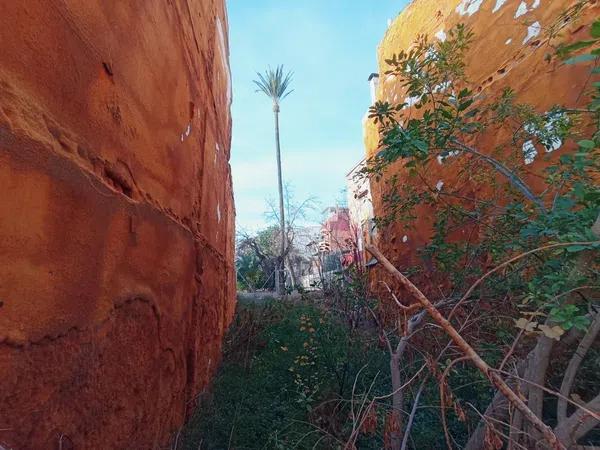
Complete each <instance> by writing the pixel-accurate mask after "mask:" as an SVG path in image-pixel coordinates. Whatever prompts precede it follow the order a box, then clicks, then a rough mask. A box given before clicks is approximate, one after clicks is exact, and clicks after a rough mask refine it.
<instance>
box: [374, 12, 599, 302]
mask: <svg viewBox="0 0 600 450" xmlns="http://www.w3.org/2000/svg"><path fill="white" fill-rule="evenodd" d="M574 3H576V1H575V0H564V1H559V0H526V1H525V0H504V1H502V0H444V1H440V0H414V1H413V2H412V3H411V4H410V5H409V6H408V7H407V8H406V9H405V10H404V11H403V12H402V13H401V14H400V15H399V16H398V18H397V19H396V20H395V21H394V22H393V23H392V25H391V26H390V28H389V29H388V31H387V33H386V35H385V37H384V39H383V41H382V42H381V44H380V46H379V48H378V60H379V64H380V67H379V72H380V74H381V78H380V83H379V88H378V92H377V96H378V99H379V100H382V101H388V102H390V103H392V104H397V103H401V102H403V101H404V100H405V97H406V93H405V91H404V89H403V88H402V86H401V83H400V81H399V80H398V79H395V78H393V77H386V75H384V73H385V71H386V70H387V69H388V66H387V64H386V63H385V60H386V59H389V58H391V57H392V55H393V54H396V53H399V52H400V51H401V50H407V49H408V48H409V47H410V46H411V44H412V43H413V42H414V41H415V39H416V38H417V36H418V35H419V34H426V35H428V36H429V38H430V39H432V40H436V39H439V37H440V36H443V33H446V34H447V33H448V30H450V29H451V28H452V27H454V26H455V25H456V24H458V23H463V24H466V25H467V26H469V27H470V28H471V30H472V31H473V32H474V33H475V38H474V42H473V44H472V46H471V48H470V50H469V52H468V54H467V57H466V61H465V62H466V65H467V70H466V72H467V77H468V78H469V79H470V80H471V82H473V84H474V89H475V90H476V92H478V93H480V96H481V98H482V99H486V98H495V97H497V96H499V95H500V94H501V93H502V91H503V90H504V88H506V87H511V88H512V89H513V90H514V91H515V92H516V94H517V101H519V102H522V103H528V104H531V105H533V106H535V107H536V109H537V110H538V111H539V112H545V111H547V110H548V109H549V108H550V107H552V106H553V105H556V104H560V105H565V106H568V107H582V106H584V105H585V104H586V102H587V101H588V99H587V98H586V96H585V95H582V87H583V86H584V84H585V82H586V81H587V80H588V77H589V73H590V67H589V65H587V66H586V65H582V64H579V65H565V64H563V63H562V62H561V61H560V60H558V59H557V58H556V57H555V56H554V54H555V49H553V48H552V47H551V46H550V44H552V45H554V46H556V45H557V44H559V43H563V42H572V41H574V40H583V39H587V38H589V29H590V27H589V25H590V24H591V22H592V21H593V20H594V19H596V18H597V17H598V15H599V14H600V5H599V4H598V2H595V1H592V2H589V4H588V6H586V8H585V9H584V11H583V13H582V15H581V16H580V17H579V18H578V19H577V20H569V21H568V23H567V25H566V27H565V28H564V29H563V30H562V32H561V35H560V37H558V38H555V39H553V40H552V42H549V39H548V36H547V29H548V27H549V26H550V25H551V24H553V23H555V22H556V21H557V20H558V18H559V15H560V14H561V13H562V12H563V11H565V10H566V8H567V7H569V6H570V5H573V4H574ZM517 11H519V14H517ZM521 13H523V14H521ZM516 16H518V17H516ZM536 22H537V23H538V24H539V31H540V33H539V35H537V36H533V37H530V39H528V40H527V41H526V38H527V36H528V31H529V27H531V26H532V25H534V24H535V23H536ZM535 28H537V27H535ZM525 41H526V42H525ZM547 55H548V56H552V57H551V58H550V59H548V56H547ZM484 101H485V100H484ZM405 111H406V113H407V114H411V109H408V110H405ZM412 113H414V114H418V111H412ZM506 140H507V135H506V133H497V132H496V130H491V131H489V132H487V133H486V134H485V135H483V136H479V137H478V141H477V142H469V143H470V144H471V145H475V146H476V147H477V148H478V149H479V150H480V151H482V152H484V153H491V152H492V151H493V150H494V148H495V147H496V146H497V145H500V144H505V143H506ZM378 145H379V134H378V131H377V126H376V125H375V124H373V123H372V122H368V123H367V124H366V126H365V146H366V153H367V156H368V157H370V156H373V155H374V154H375V153H376V152H377V150H378ZM572 150H573V147H572V145H571V146H569V145H564V146H563V147H562V148H561V149H559V150H556V151H554V152H553V153H551V154H549V155H546V154H545V153H544V150H543V149H541V148H539V147H538V148H537V151H538V153H539V155H538V157H537V158H536V160H535V162H534V163H532V164H531V165H528V166H527V173H526V174H525V178H526V180H527V181H528V183H531V185H532V186H533V187H534V189H535V190H536V192H541V191H542V190H543V188H544V186H543V184H542V178H541V177H539V175H540V174H541V173H542V171H543V169H544V168H545V167H546V166H547V165H548V164H552V162H553V161H556V159H557V158H559V157H560V155H561V154H564V152H565V151H572ZM467 157H468V156H463V155H461V156H459V157H456V158H449V159H448V160H447V162H446V163H445V164H443V165H439V164H438V163H437V162H433V163H432V164H431V165H430V167H429V168H428V169H427V170H426V171H424V175H425V179H426V181H427V182H428V184H429V185H430V186H436V184H437V182H438V181H443V182H444V183H445V184H444V189H451V188H453V189H459V191H460V192H461V193H462V194H463V195H465V196H466V197H472V198H474V199H477V198H480V199H481V198H484V197H486V196H487V195H489V194H490V189H491V187H490V186H482V185H481V184H477V183H476V182H474V181H473V180H470V179H468V178H467V177H466V176H465V174H460V168H461V165H462V162H461V161H464V159H463V158H467ZM546 157H547V158H546ZM392 174H397V175H398V176H399V177H400V178H399V180H400V182H401V183H414V182H418V183H421V182H422V181H421V180H416V181H415V180H414V179H412V180H411V179H409V178H408V177H407V176H406V171H405V169H404V168H403V164H402V163H401V162H397V163H395V164H394V165H393V166H391V167H390V169H389V171H388V176H387V177H384V178H383V179H382V180H381V181H380V182H376V181H375V180H372V181H371V183H372V192H373V203H374V211H375V215H376V216H383V215H385V210H384V205H383V201H382V199H383V195H384V193H385V191H386V185H385V180H387V179H389V176H390V175H392ZM467 175H468V174H467ZM498 179H499V180H498V181H499V182H504V180H503V179H502V177H501V176H500V175H498ZM416 212H417V219H416V221H415V227H414V228H409V227H406V226H405V224H403V223H396V224H394V225H392V226H389V227H387V228H385V229H383V230H380V233H379V236H378V237H379V239H378V245H379V246H380V247H381V249H382V251H383V252H384V253H385V254H386V255H387V256H388V257H389V258H390V259H391V260H392V262H394V263H395V264H396V265H397V266H398V267H399V268H404V269H405V268H407V267H408V266H410V265H413V264H418V263H422V261H421V260H420V259H419V258H418V256H417V249H418V248H420V247H422V246H423V245H424V244H426V243H427V242H428V241H429V240H430V238H431V236H432V232H433V231H432V223H433V217H434V214H433V211H431V209H430V208H429V207H427V206H421V207H418V208H417V210H416ZM472 231H473V232H472ZM453 237H454V238H455V239H459V240H464V241H468V240H470V239H476V238H477V230H469V229H463V230H459V231H458V232H456V233H454V236H453ZM425 269H426V270H425V272H424V273H422V275H421V279H420V280H419V281H420V282H422V285H421V286H422V287H423V288H424V289H426V290H427V287H429V288H431V292H432V294H433V295H436V293H437V294H439V289H438V287H437V285H436V283H437V282H439V281H440V280H443V279H445V278H447V277H446V276H445V274H438V273H434V272H435V271H434V270H432V269H431V268H427V267H426V268H425ZM383 276H384V275H383V274H381V273H380V272H379V271H378V270H376V271H375V277H374V278H375V279H376V280H378V279H380V278H381V277H383ZM376 284H377V283H374V285H376Z"/></svg>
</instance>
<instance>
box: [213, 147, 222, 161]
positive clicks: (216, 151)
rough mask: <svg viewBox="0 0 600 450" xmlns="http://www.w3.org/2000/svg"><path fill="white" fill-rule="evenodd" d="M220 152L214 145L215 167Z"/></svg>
mask: <svg viewBox="0 0 600 450" xmlns="http://www.w3.org/2000/svg"><path fill="white" fill-rule="evenodd" d="M220 151H221V147H219V144H216V145H215V161H214V165H215V166H216V165H217V157H218V156H219V152H220Z"/></svg>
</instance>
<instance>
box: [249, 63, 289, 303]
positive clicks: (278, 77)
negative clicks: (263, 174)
mask: <svg viewBox="0 0 600 450" xmlns="http://www.w3.org/2000/svg"><path fill="white" fill-rule="evenodd" d="M257 75H258V80H254V83H255V84H256V85H257V86H258V90H257V91H256V92H263V93H264V94H265V95H266V96H267V97H269V98H270V99H271V100H272V101H273V113H274V114H275V150H276V152H277V177H278V181H279V186H278V187H279V224H280V227H281V254H280V255H279V261H278V262H277V267H276V269H275V290H276V291H277V292H278V293H279V294H283V293H284V291H285V289H284V288H285V285H284V283H281V277H282V273H283V270H284V267H285V265H284V259H285V238H286V231H285V216H284V211H283V181H282V175H281V148H280V144H279V105H280V103H281V101H282V100H283V99H284V98H286V97H287V96H288V95H290V94H291V93H292V91H289V90H288V88H289V86H290V82H291V81H292V73H291V72H288V73H287V74H285V73H284V72H283V66H278V67H277V68H276V69H275V70H273V69H271V68H270V67H269V68H268V69H267V70H266V71H265V73H264V74H262V73H257Z"/></svg>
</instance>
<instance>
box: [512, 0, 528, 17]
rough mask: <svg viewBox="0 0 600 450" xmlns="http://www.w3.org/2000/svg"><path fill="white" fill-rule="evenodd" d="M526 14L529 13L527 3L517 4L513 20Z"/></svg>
mask: <svg viewBox="0 0 600 450" xmlns="http://www.w3.org/2000/svg"><path fill="white" fill-rule="evenodd" d="M527 12H529V10H528V9H527V3H525V2H521V3H520V4H519V7H518V8H517V12H516V13H515V19H518V18H519V17H521V16H523V15H525V14H527Z"/></svg>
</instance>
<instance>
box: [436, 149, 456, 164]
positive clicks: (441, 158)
mask: <svg viewBox="0 0 600 450" xmlns="http://www.w3.org/2000/svg"><path fill="white" fill-rule="evenodd" d="M459 154H460V151H458V150H452V151H451V152H448V154H447V155H446V156H442V155H438V157H437V162H438V164H440V165H442V164H444V162H446V160H447V159H448V158H452V157H454V156H457V155H459Z"/></svg>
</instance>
